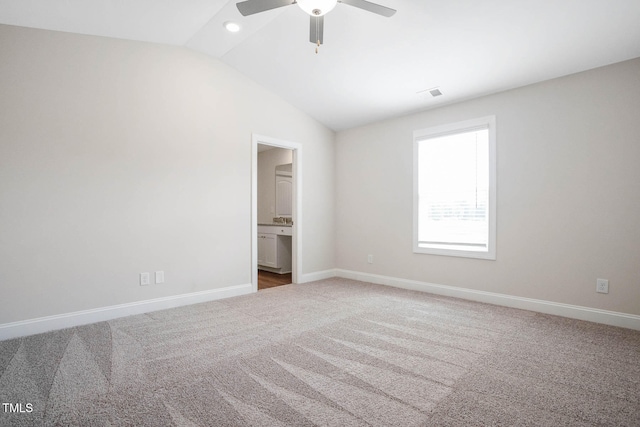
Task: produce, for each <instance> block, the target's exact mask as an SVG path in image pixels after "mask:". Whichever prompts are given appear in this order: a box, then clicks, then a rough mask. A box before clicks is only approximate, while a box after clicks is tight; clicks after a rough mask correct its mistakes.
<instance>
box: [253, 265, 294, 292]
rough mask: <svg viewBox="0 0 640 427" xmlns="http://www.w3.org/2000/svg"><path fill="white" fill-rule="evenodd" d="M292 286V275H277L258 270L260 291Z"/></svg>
mask: <svg viewBox="0 0 640 427" xmlns="http://www.w3.org/2000/svg"><path fill="white" fill-rule="evenodd" d="M289 284H291V273H287V274H277V273H270V272H268V271H263V270H258V290H261V289H267V288H274V287H276V286H282V285H289Z"/></svg>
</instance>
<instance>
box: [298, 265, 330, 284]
mask: <svg viewBox="0 0 640 427" xmlns="http://www.w3.org/2000/svg"><path fill="white" fill-rule="evenodd" d="M336 275H337V274H336V270H335V269H333V268H332V269H330V270H323V271H316V272H313V273H307V274H302V275H300V276H299V277H300V282H298V283H307V282H315V281H316V280H324V279H331V278H332V277H336Z"/></svg>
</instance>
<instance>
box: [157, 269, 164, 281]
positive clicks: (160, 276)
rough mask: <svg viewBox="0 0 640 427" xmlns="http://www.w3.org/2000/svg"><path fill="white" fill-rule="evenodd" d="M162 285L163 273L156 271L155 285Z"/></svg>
mask: <svg viewBox="0 0 640 427" xmlns="http://www.w3.org/2000/svg"><path fill="white" fill-rule="evenodd" d="M159 283H164V271H156V284H159Z"/></svg>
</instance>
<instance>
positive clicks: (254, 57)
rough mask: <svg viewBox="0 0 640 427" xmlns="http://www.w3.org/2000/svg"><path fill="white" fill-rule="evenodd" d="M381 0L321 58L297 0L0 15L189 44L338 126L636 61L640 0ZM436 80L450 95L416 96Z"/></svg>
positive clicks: (14, 0) (1, 8) (87, 6)
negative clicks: (257, 5) (246, 12)
mask: <svg viewBox="0 0 640 427" xmlns="http://www.w3.org/2000/svg"><path fill="white" fill-rule="evenodd" d="M375 2H376V3H380V4H383V5H385V6H387V7H391V8H393V9H397V11H398V12H397V13H396V14H395V15H394V16H393V17H391V18H385V17H382V16H379V15H375V14H372V13H368V12H365V11H363V10H361V9H357V8H355V7H352V6H349V5H346V4H338V5H337V6H336V8H335V9H334V10H333V11H331V12H329V13H328V14H327V15H326V16H325V26H324V45H322V46H321V47H320V50H319V53H318V54H316V53H315V45H313V44H312V43H310V42H309V41H308V39H309V17H308V15H306V14H305V13H304V12H303V11H302V10H301V9H300V8H299V7H298V6H297V5H291V6H286V7H283V8H280V9H276V10H271V11H268V12H264V13H261V14H258V15H252V16H249V17H243V16H242V15H240V13H239V12H238V10H237V8H236V7H235V3H236V1H235V0H232V1H226V0H0V23H3V24H9V25H19V26H26V27H34V28H43V29H49V30H58V31H67V32H74V33H81V34H92V35H99V36H106V37H114V38H122V39H130V40H140V41H148V42H156V43H165V44H170V45H177V46H185V47H187V48H191V49H194V50H197V51H200V52H203V53H205V54H208V55H211V56H213V57H216V58H219V59H220V60H222V61H223V62H225V63H227V64H229V65H230V66H232V67H234V68H236V69H237V70H239V71H240V72H242V73H243V74H245V75H247V76H249V77H250V78H252V79H253V80H255V81H257V82H258V83H260V84H261V85H263V86H264V87H266V88H268V89H270V90H272V91H273V92H275V93H277V94H279V95H280V96H282V97H283V98H284V99H286V100H288V101H289V102H290V103H292V104H293V105H295V106H297V107H298V108H300V109H301V110H303V111H305V112H306V113H308V114H309V115H311V116H312V117H314V118H316V119H317V120H318V121H320V122H322V123H324V124H325V125H327V126H328V127H330V128H332V129H334V130H342V129H347V128H350V127H354V126H358V125H361V124H365V123H368V122H373V121H377V120H381V119H385V118H389V117H393V116H398V115H401V114H405V113H408V112H412V111H417V110H423V109H428V108H433V107H435V106H438V105H443V104H447V103H452V102H456V101H460V100H463V99H469V98H473V97H477V96H481V95H485V94H489V93H493V92H498V91H501V90H505V89H509V88H513V87H518V86H523V85H526V84H530V83H534V82H538V81H542V80H547V79H550V78H554V77H559V76H563V75H567V74H571V73H575V72H579V71H583V70H587V69H591V68H595V67H599V66H603V65H606V64H611V63H614V62H619V61H624V60H627V59H631V58H637V57H640V24H639V23H640V1H639V0H527V1H524V0H375ZM227 20H233V21H236V22H238V23H239V24H240V25H241V26H242V31H241V32H239V33H236V34H232V33H229V32H227V31H226V30H225V29H224V28H223V25H222V24H223V23H224V22H225V21H227ZM433 87H439V88H440V90H441V91H442V92H443V94H444V95H443V96H440V97H438V98H431V97H430V96H427V95H425V94H418V92H420V91H423V90H425V89H430V88H433Z"/></svg>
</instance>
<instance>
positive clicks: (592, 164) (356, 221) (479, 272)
mask: <svg viewBox="0 0 640 427" xmlns="http://www.w3.org/2000/svg"><path fill="white" fill-rule="evenodd" d="M493 114H495V115H496V121H497V173H498V181H497V185H498V187H497V191H498V199H497V202H498V204H497V208H498V216H497V218H498V224H497V229H498V234H497V260H496V261H485V260H476V259H464V258H453V257H443V256H435V255H423V254H414V253H412V240H411V239H412V194H413V193H412V168H413V164H412V132H413V131H414V130H415V129H421V128H426V127H429V126H435V125H441V124H446V123H451V122H456V121H461V120H466V119H471V118H476V117H482V116H487V115H493ZM336 159H337V160H336V182H337V184H338V185H337V187H336V224H337V227H336V231H337V234H336V236H337V242H336V264H337V267H338V268H342V269H347V270H353V271H359V272H366V273H371V274H379V275H383V276H391V277H396V278H403V279H411V280H418V281H424V282H429V283H436V284H443V285H450V286H457V287H462V288H468V289H473V290H482V291H489V292H497V293H502V294H507V295H513V296H520V297H529V298H535V299H542V300H547V301H554V302H559V303H568V304H574V305H580V306H586V307H592V308H600V309H606V310H613V311H618V312H624V313H631V314H640V224H639V222H638V215H639V212H640V59H636V60H632V61H627V62H623V63H619V64H615V65H611V66H608V67H604V68H600V69H595V70H591V71H587V72H584V73H580V74H576V75H571V76H568V77H565V78H560V79H555V80H551V81H547V82H544V83H540V84H536V85H532V86H527V87H523V88H520V89H516V90H511V91H508V92H503V93H500V94H496V95H493V96H487V97H483V98H479V99H475V100H472V101H468V102H462V103H458V104H454V105H450V106H447V107H443V108H439V109H436V110H432V111H427V112H422V113H419V114H413V115H409V116H406V117H402V118H397V119H394V120H388V121H384V122H379V123H375V124H372V125H369V126H364V127H360V128H356V129H352V130H348V131H344V132H339V133H338V135H337V144H336ZM367 254H373V255H374V261H375V262H374V264H367ZM596 278H605V279H609V280H610V289H609V291H610V293H609V294H608V295H602V294H596V293H595V284H596Z"/></svg>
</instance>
